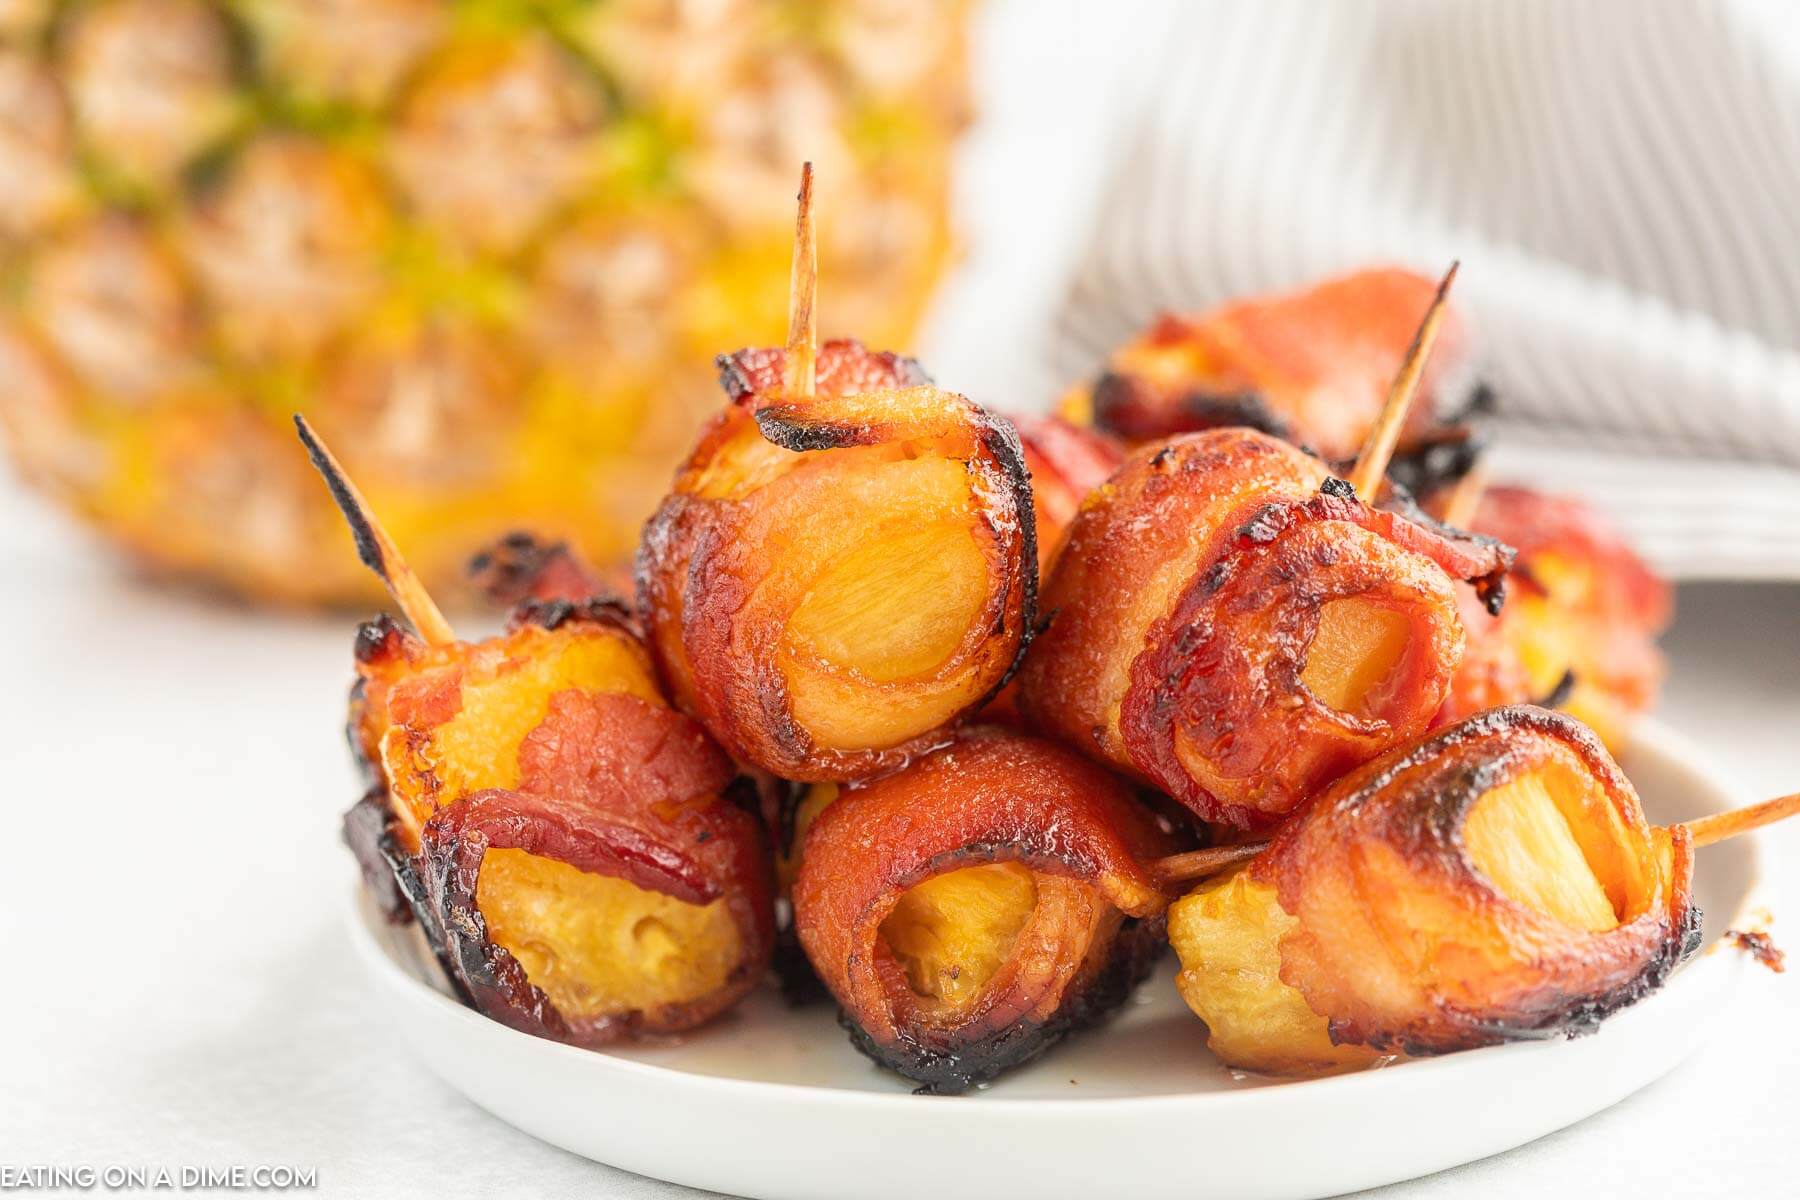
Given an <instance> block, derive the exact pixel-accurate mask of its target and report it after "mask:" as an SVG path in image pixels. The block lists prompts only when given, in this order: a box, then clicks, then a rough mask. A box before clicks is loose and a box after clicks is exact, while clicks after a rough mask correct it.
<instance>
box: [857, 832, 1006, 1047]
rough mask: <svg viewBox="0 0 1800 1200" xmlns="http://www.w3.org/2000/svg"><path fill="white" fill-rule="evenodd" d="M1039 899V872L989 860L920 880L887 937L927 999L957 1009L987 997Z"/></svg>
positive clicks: (885, 926) (891, 920)
mask: <svg viewBox="0 0 1800 1200" xmlns="http://www.w3.org/2000/svg"><path fill="white" fill-rule="evenodd" d="M1036 904H1037V883H1036V880H1035V878H1034V877H1033V875H1032V873H1031V870H1030V869H1029V868H1027V867H1024V866H1021V865H1020V864H1018V863H1013V862H999V863H986V864H984V865H982V866H978V867H963V868H960V869H959V870H955V871H947V872H945V873H944V874H942V875H934V876H932V877H931V878H930V879H927V880H925V881H924V882H923V883H918V884H914V885H913V886H912V887H910V888H908V889H907V890H906V892H905V894H903V895H902V896H901V897H900V902H899V903H898V904H896V905H895V906H894V911H893V912H892V913H890V914H888V918H887V920H885V921H883V922H882V923H881V938H882V941H883V942H885V943H886V945H887V948H888V950H889V951H891V952H892V953H893V955H894V957H895V959H897V960H898V961H899V963H900V966H901V968H902V969H903V970H904V971H905V972H906V980H907V983H908V984H909V985H910V986H911V988H912V990H913V992H914V993H915V994H917V995H918V996H919V997H920V998H921V999H923V1000H926V1001H929V1002H932V1003H933V1004H935V1005H936V1006H939V1007H941V1008H943V1009H946V1010H949V1011H952V1012H954V1011H957V1010H960V1009H962V1008H965V1007H967V1006H968V1005H969V1004H970V1003H972V1002H973V1001H974V1000H975V999H976V998H977V997H979V996H980V995H981V992H982V989H984V988H985V987H987V985H988V981H989V980H991V979H993V977H994V974H995V972H997V971H998V970H999V969H1000V968H1001V966H1002V965H1003V964H1005V962H1006V960H1007V959H1008V958H1010V957H1011V956H1012V949H1013V942H1014V941H1015V940H1016V939H1017V938H1018V935H1019V930H1020V929H1022V928H1023V927H1024V925H1025V922H1026V920H1027V919H1028V918H1029V917H1030V916H1031V910H1032V908H1033V907H1034V906H1035V905H1036Z"/></svg>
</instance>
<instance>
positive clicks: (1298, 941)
mask: <svg viewBox="0 0 1800 1200" xmlns="http://www.w3.org/2000/svg"><path fill="white" fill-rule="evenodd" d="M1551 761H1556V762H1559V763H1571V764H1574V765H1575V766H1576V767H1578V768H1579V769H1580V770H1581V771H1583V772H1585V773H1586V776H1587V777H1588V778H1590V779H1591V780H1592V781H1593V783H1594V785H1595V786H1596V794H1597V795H1598V797H1600V799H1599V800H1598V801H1597V803H1596V807H1594V808H1592V809H1590V810H1589V811H1588V812H1587V813H1586V814H1585V815H1584V816H1583V817H1581V818H1580V821H1579V823H1576V822H1573V821H1572V827H1575V828H1576V830H1577V836H1580V835H1581V828H1582V826H1585V827H1586V828H1588V829H1591V830H1593V831H1594V832H1593V833H1592V834H1591V835H1589V837H1590V842H1589V844H1590V846H1591V848H1590V850H1589V854H1590V857H1596V856H1597V857H1599V858H1601V859H1602V860H1603V869H1604V875H1605V877H1606V879H1607V881H1608V883H1609V885H1610V887H1612V888H1616V889H1617V899H1616V901H1615V903H1616V906H1617V908H1618V910H1619V913H1618V915H1619V923H1618V924H1617V925H1616V926H1615V927H1613V928H1611V929H1606V930H1604V931H1600V932H1592V931H1587V930H1582V929H1577V928H1574V927H1572V926H1570V925H1567V924H1564V923H1562V922H1560V921H1557V920H1555V919H1553V918H1551V917H1549V916H1547V915H1545V914H1543V913H1540V912H1537V911H1534V910H1533V909H1531V908H1529V907H1527V906H1525V905H1523V904H1521V903H1518V902H1516V901H1514V900H1512V899H1510V898H1509V897H1507V896H1506V895H1504V894H1502V893H1500V892H1499V891H1498V890H1497V889H1496V888H1495V886H1494V885H1493V884H1492V882H1491V881H1489V880H1488V879H1487V878H1486V877H1485V876H1484V875H1483V874H1482V873H1481V872H1480V871H1479V870H1478V869H1477V868H1476V867H1475V866H1474V865H1473V864H1472V862H1471V861H1470V859H1469V857H1468V853H1467V851H1466V849H1465V847H1464V845H1463V842H1462V836H1461V830H1462V828H1463V823H1464V821H1465V820H1466V819H1467V817H1468V815H1469V812H1470V810H1471V808H1472V806H1473V805H1474V804H1475V802H1476V801H1477V800H1478V799H1480V798H1481V796H1482V795H1483V794H1485V793H1486V792H1488V791H1489V790H1490V789H1493V788H1495V787H1498V786H1500V785H1502V784H1504V783H1506V782H1508V781H1509V780H1513V779H1517V778H1519V777H1520V776H1521V775H1523V774H1524V773H1526V772H1528V771H1531V770H1533V769H1534V768H1537V767H1539V766H1541V765H1543V764H1545V763H1547V762H1551ZM1249 870H1250V871H1251V872H1252V874H1253V876H1254V877H1256V878H1259V879H1262V880H1265V881H1268V882H1272V883H1273V884H1274V885H1275V886H1276V888H1277V891H1278V894H1279V897H1280V903H1281V907H1282V908H1283V909H1284V910H1286V911H1287V912H1288V913H1290V914H1292V915H1293V916H1294V917H1295V918H1297V920H1298V922H1299V925H1298V928H1297V929H1296V930H1295V931H1294V932H1292V933H1291V934H1289V935H1288V936H1287V937H1286V938H1284V939H1283V940H1282V943H1281V962H1282V970H1281V978H1282V980H1283V981H1284V982H1286V983H1287V984H1289V985H1291V986H1293V987H1296V988H1298V989H1299V990H1300V992H1301V993H1302V994H1303V995H1304V996H1305V998H1306V1002H1307V1004H1308V1005H1309V1006H1310V1007H1311V1008H1312V1009H1313V1011H1315V1012H1318V1013H1321V1014H1324V1015H1326V1016H1328V1017H1329V1018H1330V1026H1331V1034H1332V1038H1333V1039H1334V1040H1335V1041H1338V1042H1349V1043H1359V1044H1364V1045H1368V1046H1371V1047H1374V1048H1376V1049H1381V1050H1394V1051H1402V1052H1404V1053H1407V1054H1441V1053H1445V1052H1448V1051H1453V1050H1464V1049H1469V1048H1471V1047H1475V1046H1483V1045H1489V1044H1492V1043H1495V1042H1501V1041H1511V1040H1518V1039H1532V1038H1544V1037H1574V1036H1577V1035H1579V1034H1584V1033H1589V1032H1592V1031H1593V1029H1594V1028H1595V1027H1597V1026H1598V1024H1599V1023H1600V1021H1601V1020H1603V1019H1604V1018H1605V1017H1606V1016H1608V1015H1609V1014H1611V1013H1613V1012H1615V1011H1617V1010H1618V1009H1621V1008H1623V1007H1625V1006H1626V1005H1629V1004H1632V1003H1634V1002H1635V1001H1637V1000H1638V999H1640V998H1642V997H1643V996H1644V995H1646V994H1648V993H1649V992H1651V991H1653V990H1655V989H1656V988H1657V987H1659V986H1661V984H1662V982H1663V981H1664V980H1665V979H1666V978H1667V977H1668V974H1669V972H1670V971H1672V970H1673V969H1674V968H1675V966H1676V965H1677V964H1678V963H1680V962H1681V960H1682V959H1683V958H1685V957H1686V956H1687V955H1689V954H1691V953H1692V952H1693V951H1694V950H1695V949H1696V948H1697V947H1698V945H1699V937H1700V914H1699V910H1698V909H1696V908H1695V907H1694V905H1693V902H1692V896H1691V887H1692V879H1693V850H1692V847H1691V845H1690V844H1689V841H1688V839H1687V836H1686V831H1685V830H1684V829H1683V828H1681V827H1680V826H1676V827H1673V828H1671V829H1657V828H1653V827H1652V826H1651V825H1650V823H1649V822H1648V821H1647V820H1646V819H1645V817H1644V813H1643V809H1642V808H1641V806H1640V805H1639V803H1638V798H1637V794H1636V793H1635V792H1634V791H1633V790H1632V787H1631V784H1630V782H1629V781H1628V780H1627V779H1626V778H1625V776H1624V774H1623V773H1622V772H1621V771H1620V770H1619V768H1618V766H1617V765H1616V764H1615V763H1614V762H1613V761H1612V759H1611V757H1610V756H1608V755H1607V753H1606V751H1605V749H1604V747H1603V746H1601V744H1600V742H1599V741H1598V739H1596V738H1595V737H1594V736H1593V735H1592V734H1591V733H1589V732H1588V731H1587V730H1586V729H1585V728H1583V727H1582V726H1581V725H1580V724H1578V723H1577V722H1575V721H1572V720H1570V719H1569V718H1567V717H1564V716H1562V715H1560V714H1557V713H1551V712H1547V711H1545V710H1543V709H1537V708H1531V707H1525V706H1520V707H1513V708H1503V709H1496V710H1494V711H1492V712H1488V713H1484V714H1481V715H1480V716H1477V717H1473V718H1470V719H1469V720H1467V721H1464V722H1463V723H1461V724H1460V725H1457V726H1454V727H1453V728H1450V729H1447V730H1445V731H1443V732H1442V733H1439V734H1437V735H1435V736H1432V737H1430V738H1427V739H1425V740H1424V741H1421V742H1418V743H1416V744H1414V745H1411V746H1408V747H1405V748H1403V749H1400V750H1397V751H1395V752H1393V753H1392V754H1389V755H1388V756H1386V757H1385V758H1382V759H1380V760H1378V761H1376V762H1372V763H1369V764H1367V765H1366V766H1364V767H1363V768H1362V769H1360V770H1359V771H1357V772H1355V773H1354V774H1352V775H1350V776H1348V777H1346V778H1345V779H1343V780H1340V781H1339V782H1338V783H1337V784H1335V785H1333V786H1332V787H1331V788H1330V789H1329V790H1328V791H1327V792H1326V793H1325V794H1323V795H1322V796H1320V798H1319V800H1318V801H1317V803H1316V804H1315V805H1313V806H1312V807H1311V808H1309V809H1308V810H1307V811H1306V813H1305V814H1304V815H1303V816H1301V817H1300V818H1298V819H1296V820H1295V821H1294V822H1292V823H1291V824H1289V825H1288V826H1286V827H1285V828H1284V829H1283V830H1282V831H1281V833H1280V834H1279V835H1277V837H1276V839H1275V842H1274V844H1273V845H1272V846H1271V847H1270V849H1269V850H1268V851H1267V852H1266V853H1265V854H1264V855H1263V856H1262V857H1260V858H1258V859H1257V860H1256V861H1255V862H1254V863H1253V864H1252V865H1251V867H1250V868H1249Z"/></svg>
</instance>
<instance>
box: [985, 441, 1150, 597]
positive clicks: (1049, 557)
mask: <svg viewBox="0 0 1800 1200" xmlns="http://www.w3.org/2000/svg"><path fill="white" fill-rule="evenodd" d="M1009 419H1010V420H1011V421H1012V423H1013V426H1014V428H1016V429H1017V430H1018V431H1019V441H1020V443H1021V445H1022V446H1023V447H1024V450H1025V469H1026V470H1027V471H1028V472H1030V474H1031V502H1032V507H1033V509H1034V510H1035V513H1036V516H1037V551H1038V574H1039V576H1040V577H1041V578H1045V579H1048V578H1049V576H1050V569H1051V568H1052V567H1053V566H1055V565H1056V555H1057V552H1058V551H1060V550H1061V549H1062V541H1063V534H1064V533H1065V532H1066V531H1067V530H1068V528H1069V522H1071V521H1073V520H1074V519H1075V513H1076V510H1077V509H1079V508H1080V507H1081V502H1082V501H1083V500H1085V499H1087V497H1088V493H1090V492H1092V491H1093V490H1094V489H1095V488H1097V487H1099V486H1100V485H1101V484H1103V483H1105V482H1106V480H1107V477H1108V476H1110V475H1111V474H1112V473H1113V472H1114V471H1116V470H1118V469H1119V464H1121V463H1122V462H1124V461H1125V451H1124V448H1123V447H1121V446H1120V445H1119V443H1118V442H1117V441H1115V440H1114V439H1113V438H1111V437H1109V436H1108V435H1106V434H1105V433H1102V432H1100V431H1099V430H1097V429H1091V428H1088V427H1085V426H1081V425H1076V424H1074V423H1072V422H1070V421H1066V420H1064V419H1063V418H1061V417H1056V416H1020V417H1011V418H1009Z"/></svg>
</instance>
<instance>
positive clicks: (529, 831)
mask: <svg viewBox="0 0 1800 1200" xmlns="http://www.w3.org/2000/svg"><path fill="white" fill-rule="evenodd" d="M422 841H423V849H422V851H421V853H420V857H419V864H420V867H421V872H420V873H421V876H422V878H423V879H424V882H425V888H424V896H423V900H424V903H425V905H426V907H427V908H428V909H429V911H430V914H431V916H432V918H433V921H434V922H435V923H436V924H437V925H438V926H439V928H440V929H441V930H442V931H443V936H444V941H445V951H446V953H445V958H446V960H447V965H448V967H449V970H450V974H451V976H452V978H453V979H454V980H456V981H458V983H459V984H460V986H461V988H462V989H463V990H464V991H465V993H466V994H467V995H468V996H470V997H471V998H472V1004H473V1006H474V1007H476V1008H477V1009H479V1010H480V1011H481V1012H483V1013H485V1014H487V1015H488V1016H490V1017H493V1018H495V1019H497V1020H499V1021H502V1022H504V1023H505V1024H507V1025H511V1026H512V1027H513V1028H515V1029H519V1030H522V1031H524V1032H526V1033H531V1034H535V1035H537V1036H540V1037H548V1038H552V1039H555V1040H557V1041H565V1042H570V1043H573V1044H575V1045H581V1046H590V1047H592V1046H599V1045H604V1044H606V1043H608V1042H612V1041H616V1040H618V1039H619V1038H620V1037H624V1036H628V1035H630V1034H633V1033H636V1032H639V1031H643V1030H646V1029H663V1028H680V1027H686V1026H687V1025H690V1024H698V1023H699V1022H700V1021H702V1020H704V1019H706V1018H707V1017H709V1016H711V1015H713V1014H714V1013H717V1012H720V1011H723V1010H724V1009H725V1008H727V1007H729V1006H730V1005H731V1004H733V1003H735V1002H736V1001H737V1000H738V998H739V997H741V996H742V995H743V993H744V992H745V991H747V990H749V988H750V987H751V986H753V985H754V983H755V980H756V977H757V976H758V975H760V973H761V963H760V962H759V961H754V956H752V958H750V959H745V960H742V961H740V962H739V963H737V964H736V965H734V967H733V968H732V972H731V974H730V975H729V976H728V977H727V981H726V984H725V986H724V987H722V988H721V989H719V990H718V991H717V992H715V993H713V994H710V995H708V996H705V997H703V998H701V999H700V1000H697V1001H690V1002H687V1003H684V1004H675V1005H669V1006H665V1007H664V1008H663V1009H661V1010H659V1011H658V1012H656V1013H645V1012H642V1011H632V1012H628V1013H622V1014H606V1015H602V1016H598V1017H592V1018H587V1019H571V1018H568V1017H565V1016H564V1015H563V1014H562V1013H561V1012H559V1011H558V1010H557V1008H556V1006H555V1004H554V1003H552V1001H551V1000H550V998H549V997H548V996H547V995H546V994H545V993H544V992H543V991H542V990H541V989H540V988H538V987H537V986H536V985H535V984H533V983H531V981H530V980H529V979H527V978H526V975H525V969H524V967H523V966H522V965H520V963H519V961H518V959H516V958H514V957H513V955H512V954H511V953H510V952H509V951H507V950H506V949H505V948H504V947H503V946H500V945H499V944H498V943H496V942H494V941H492V940H491V939H490V938H489V936H488V932H487V920H486V918H485V917H484V916H483V915H482V913H481V909H480V906H479V905H478V904H477V902H476V888H477V886H478V885H479V882H480V877H481V868H482V863H483V860H484V859H485V857H486V855H487V852H488V851H489V850H490V849H517V850H524V851H526V852H527V853H529V854H532V855H535V856H538V857H542V858H548V859H552V860H554V861H557V862H563V863H567V864H568V865H570V866H572V867H575V868H576V869H577V870H582V871H588V872H591V873H594V874H600V875H608V876H612V877H614V878H620V879H624V880H625V881H627V882H629V883H632V884H635V885H637V886H639V887H643V888H645V889H647V890H651V891H657V892H662V893H664V894H666V895H669V896H672V897H674V898H675V899H677V900H681V901H683V902H685V903H689V904H705V903H709V902H711V901H713V900H716V899H718V898H719V897H720V896H721V895H723V891H722V889H721V888H720V887H719V886H718V885H717V884H716V883H714V882H713V881H712V880H710V879H708V878H707V877H706V876H705V875H704V874H703V873H702V872H701V870H700V868H699V867H698V866H697V865H696V864H695V863H694V862H693V861H692V860H691V859H688V858H686V856H684V855H681V854H679V853H677V852H675V851H673V850H671V849H669V848H668V847H666V846H664V845H662V844H661V843H659V842H657V841H656V840H655V839H653V838H650V837H648V836H647V835H645V834H644V833H642V832H641V831H639V830H637V829H634V828H632V827H630V826H626V825H620V824H617V823H615V822H611V821H607V820H605V819H603V818H600V817H598V816H597V815H596V814H592V813H588V812H583V811H581V810H580V809H578V808H576V807H575V806H574V805H570V804H567V803H564V802H562V801H560V800H557V799H554V798H551V797H545V796H534V795H527V794H525V793H521V792H510V791H504V790H500V789H490V790H488V791H483V792H476V793H473V794H472V795H469V796H465V797H463V798H462V799H460V800H458V801H456V802H455V803H453V804H450V805H447V806H445V807H444V808H441V809H439V810H438V811H437V812H436V813H434V814H433V815H432V817H431V819H430V820H429V821H427V822H426V824H425V832H424V836H423V839H422ZM743 933H744V934H745V937H746V944H750V943H752V942H754V940H755V934H754V931H752V930H748V929H746V930H743Z"/></svg>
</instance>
